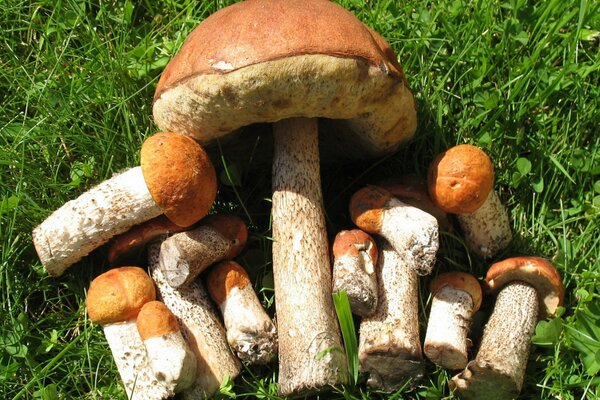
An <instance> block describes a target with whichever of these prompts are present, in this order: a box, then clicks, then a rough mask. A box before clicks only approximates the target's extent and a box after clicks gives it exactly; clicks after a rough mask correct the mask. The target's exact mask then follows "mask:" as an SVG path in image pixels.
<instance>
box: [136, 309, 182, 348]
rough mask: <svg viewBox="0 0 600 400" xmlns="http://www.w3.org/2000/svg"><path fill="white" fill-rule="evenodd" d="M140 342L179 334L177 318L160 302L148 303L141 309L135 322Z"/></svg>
mask: <svg viewBox="0 0 600 400" xmlns="http://www.w3.org/2000/svg"><path fill="white" fill-rule="evenodd" d="M136 324H137V328H138V332H139V333H140V336H141V337H142V340H146V339H150V338H154V337H159V336H163V335H167V334H169V333H175V332H179V330H180V329H179V323H178V322H177V318H176V317H175V315H173V313H172V312H171V310H169V309H168V308H167V306H166V305H165V304H164V303H162V302H160V301H150V302H148V303H146V304H144V306H143V307H142V309H141V310H140V313H139V314H138V316H137V320H136Z"/></svg>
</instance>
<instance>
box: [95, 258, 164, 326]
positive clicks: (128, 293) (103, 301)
mask: <svg viewBox="0 0 600 400" xmlns="http://www.w3.org/2000/svg"><path fill="white" fill-rule="evenodd" d="M154 299H156V289H155V287H154V281H153V280H152V278H150V276H149V275H148V274H147V273H146V271H144V270H143V269H141V268H139V267H120V268H114V269H111V270H109V271H107V272H105V273H103V274H101V275H98V276H97V277H96V278H95V279H94V280H93V281H92V283H91V284H90V287H89V289H88V293H87V300H86V306H87V310H88V315H89V316H90V319H91V320H92V322H94V323H96V324H100V325H105V324H109V323H115V322H123V321H129V320H131V319H133V318H135V317H136V316H137V314H138V313H139V311H140V309H141V308H142V306H143V305H144V304H146V303H147V302H149V301H152V300H154Z"/></svg>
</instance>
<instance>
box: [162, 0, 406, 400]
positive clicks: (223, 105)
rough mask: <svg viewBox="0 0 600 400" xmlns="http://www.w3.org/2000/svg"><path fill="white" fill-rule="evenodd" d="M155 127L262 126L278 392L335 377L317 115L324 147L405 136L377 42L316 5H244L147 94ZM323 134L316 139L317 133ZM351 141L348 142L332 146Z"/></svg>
mask: <svg viewBox="0 0 600 400" xmlns="http://www.w3.org/2000/svg"><path fill="white" fill-rule="evenodd" d="M153 115H154V119H155V121H156V123H157V124H158V126H160V127H162V128H163V129H170V130H176V131H177V132H182V133H185V134H188V135H191V136H194V137H195V138H196V139H198V140H199V141H201V142H202V143H208V142H210V141H212V140H215V139H217V138H221V137H223V136H225V135H226V134H228V133H230V132H233V131H236V130H237V129H238V128H241V127H244V126H248V125H250V124H254V123H259V122H273V123H274V126H273V130H274V144H275V149H274V161H273V169H272V171H273V180H272V181H273V196H272V201H273V211H272V214H273V222H272V226H273V272H274V283H275V301H276V307H277V323H278V331H279V362H280V365H279V385H278V387H279V391H280V394H282V395H291V394H309V393H311V392H313V391H315V390H317V389H319V388H323V387H326V386H330V385H336V384H338V383H341V382H344V381H346V380H347V368H346V360H345V356H344V353H343V351H331V349H332V348H335V349H340V350H341V349H342V344H341V338H340V333H339V328H338V324H337V321H336V315H335V311H334V308H333V301H332V298H331V267H330V262H329V256H328V254H329V250H328V242H327V232H326V229H325V218H324V212H323V205H322V203H323V199H322V192H321V187H320V172H319V169H320V168H319V146H318V136H319V135H318V124H317V119H316V118H319V117H322V118H327V119H328V120H327V121H326V122H324V123H323V125H330V126H331V125H333V126H334V129H332V131H334V132H336V133H337V135H338V136H335V137H332V138H331V137H330V138H329V139H331V142H333V143H334V147H335V149H336V152H338V153H340V152H341V151H342V150H341V149H344V151H345V150H347V153H348V154H351V153H353V155H357V154H356V153H362V155H363V156H364V155H368V156H374V155H381V154H384V153H389V152H391V151H394V150H395V149H396V148H397V147H398V146H399V144H400V143H402V142H404V141H406V140H408V139H410V138H411V137H412V136H413V134H414V132H415V130H416V108H415V101H414V98H413V96H412V94H411V92H410V89H409V87H408V83H407V81H406V79H405V77H404V74H403V72H402V69H401V67H400V65H399V63H398V61H397V59H396V56H395V55H394V53H393V51H392V49H391V48H390V47H389V45H388V44H387V43H386V42H385V41H384V40H383V39H382V38H381V37H380V36H379V35H378V34H376V33H375V32H374V31H372V30H371V29H369V28H368V27H367V26H365V25H364V24H363V23H362V22H360V21H359V20H358V19H357V18H356V17H354V16H353V15H352V14H351V13H350V12H348V11H347V10H344V9H343V8H342V7H341V6H339V5H337V4H334V3H333V2H329V1H326V0H308V1H302V2H290V1H285V0H253V1H245V2H240V3H236V4H233V5H231V6H229V7H227V8H224V9H222V10H220V11H218V12H216V13H214V14H213V15H211V16H210V17H208V18H207V19H206V20H204V21H203V22H202V23H201V24H200V25H199V26H198V27H197V28H196V29H195V30H194V32H192V33H191V34H190V36H189V37H188V38H187V40H186V42H185V44H184V45H183V47H182V48H181V50H180V51H179V53H178V54H177V55H176V56H175V58H174V59H173V60H172V61H171V62H170V63H169V64H168V65H167V67H166V69H165V71H164V73H163V74H162V76H161V78H160V81H159V83H158V85H157V88H156V93H155V96H154V105H153ZM321 136H326V135H321ZM348 139H354V142H353V143H352V144H350V145H347V144H344V143H345V142H347V141H348Z"/></svg>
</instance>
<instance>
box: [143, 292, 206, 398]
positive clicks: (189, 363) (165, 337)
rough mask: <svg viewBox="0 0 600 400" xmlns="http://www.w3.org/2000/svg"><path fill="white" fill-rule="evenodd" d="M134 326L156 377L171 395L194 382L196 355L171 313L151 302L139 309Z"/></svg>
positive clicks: (162, 304) (165, 307)
mask: <svg viewBox="0 0 600 400" xmlns="http://www.w3.org/2000/svg"><path fill="white" fill-rule="evenodd" d="M136 324H137V329H138V332H139V334H140V337H141V338H142V340H143V342H144V345H145V346H146V354H147V355H148V360H149V363H150V367H151V368H152V371H153V372H154V375H155V376H156V378H157V379H158V380H159V381H160V382H161V383H162V384H164V385H165V386H167V387H168V388H169V390H172V391H173V392H174V393H179V392H181V391H182V390H183V389H186V388H188V387H190V386H191V385H192V383H194V380H195V379H196V356H194V353H192V351H191V350H190V347H189V346H188V344H187V342H186V341H185V339H184V338H183V336H182V335H181V330H180V328H179V323H178V322H177V319H176V318H175V316H174V315H173V313H172V312H171V310H169V309H168V308H167V306H165V304H164V303H161V302H160V301H150V302H148V303H146V304H144V306H143V307H142V309H141V310H140V312H139V314H138V316H137V321H136Z"/></svg>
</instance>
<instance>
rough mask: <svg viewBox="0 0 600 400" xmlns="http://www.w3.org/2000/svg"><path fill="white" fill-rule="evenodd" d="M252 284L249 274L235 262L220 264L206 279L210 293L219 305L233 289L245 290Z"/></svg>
mask: <svg viewBox="0 0 600 400" xmlns="http://www.w3.org/2000/svg"><path fill="white" fill-rule="evenodd" d="M250 284H251V282H250V277H249V276H248V273H247V272H246V270H245V269H244V268H243V267H242V266H241V265H240V264H238V263H236V262H235V261H223V262H220V263H219V264H217V265H216V266H215V267H214V268H213V269H212V270H211V271H210V273H209V275H208V278H207V279H206V288H207V289H208V293H209V294H210V297H211V298H212V299H213V300H214V301H215V302H216V303H217V304H221V303H223V302H224V301H225V299H227V296H228V295H229V292H230V291H231V290H232V289H233V288H236V287H237V288H243V287H245V286H247V285H250Z"/></svg>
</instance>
